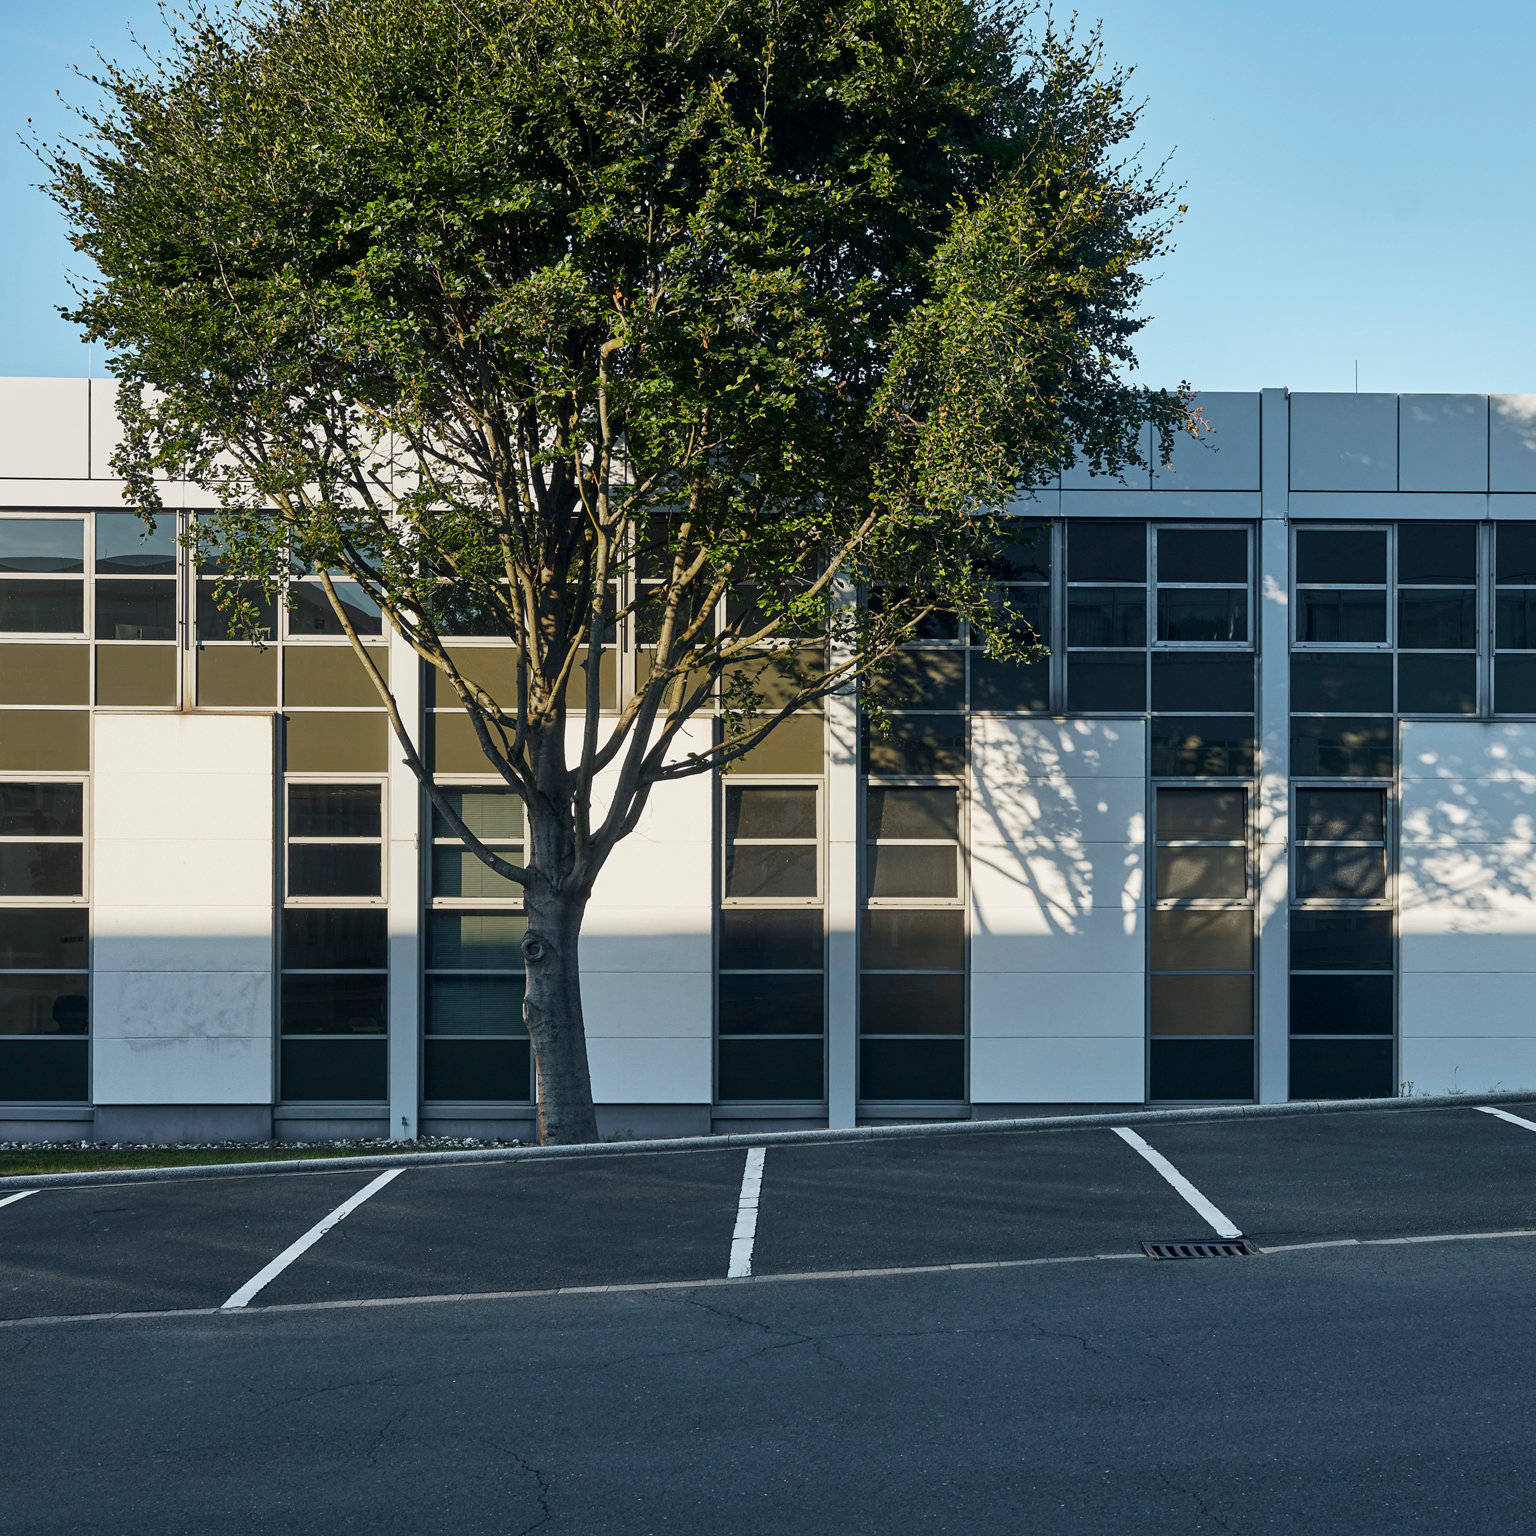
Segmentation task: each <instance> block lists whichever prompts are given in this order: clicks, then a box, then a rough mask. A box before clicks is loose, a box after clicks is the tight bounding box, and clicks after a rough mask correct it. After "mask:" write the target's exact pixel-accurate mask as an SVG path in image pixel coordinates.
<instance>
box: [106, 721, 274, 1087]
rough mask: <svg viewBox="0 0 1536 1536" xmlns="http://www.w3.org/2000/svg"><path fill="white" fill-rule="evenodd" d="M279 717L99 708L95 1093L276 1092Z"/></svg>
mask: <svg viewBox="0 0 1536 1536" xmlns="http://www.w3.org/2000/svg"><path fill="white" fill-rule="evenodd" d="M272 729H273V725H272V719H271V717H270V716H265V715H171V714H144V715H100V716H98V717H97V719H96V722H95V731H96V740H95V762H96V769H95V773H94V775H93V778H92V785H93V797H92V812H91V819H92V830H93V833H94V846H93V860H92V871H91V886H92V889H91V896H92V921H93V925H94V930H95V951H94V968H95V978H94V982H93V988H94V1002H93V1007H92V1033H93V1035H94V1036H95V1046H94V1049H93V1053H92V1054H93V1068H92V1070H93V1077H94V1093H93V1097H94V1098H95V1099H96V1101H97V1102H98V1103H104V1104H266V1103H270V1102H271V1099H272V1057H273V1006H272V1002H273V994H272V986H273V980H272V942H273V905H272V898H273V879H272V860H273V845H272V833H273V803H274V794H275V786H274V783H273V775H272V767H271V764H272ZM231 765H236V771H233V772H231V771H230V769H231ZM149 768H152V770H153V771H150V772H146V769H149ZM263 768H264V769H265V771H262V769H263Z"/></svg>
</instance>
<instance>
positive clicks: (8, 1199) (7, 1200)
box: [0, 1189, 37, 1205]
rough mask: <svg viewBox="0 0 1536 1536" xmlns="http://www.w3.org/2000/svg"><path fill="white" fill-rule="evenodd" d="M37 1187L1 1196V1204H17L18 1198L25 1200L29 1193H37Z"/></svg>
mask: <svg viewBox="0 0 1536 1536" xmlns="http://www.w3.org/2000/svg"><path fill="white" fill-rule="evenodd" d="M36 1193H37V1191H36V1190H35V1189H24V1190H22V1191H20V1193H18V1194H14V1195H3V1196H0V1205H15V1204H16V1202H17V1201H18V1200H25V1199H26V1198H27V1196H28V1195H35V1194H36Z"/></svg>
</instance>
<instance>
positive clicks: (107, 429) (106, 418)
mask: <svg viewBox="0 0 1536 1536" xmlns="http://www.w3.org/2000/svg"><path fill="white" fill-rule="evenodd" d="M120 388H121V386H120V385H119V384H118V382H117V380H116V379H92V380H91V478H92V479H93V480H104V479H107V478H108V477H109V476H110V475H111V473H112V455H113V453H114V452H116V450H117V446H118V444H119V443H121V442H122V440H123V424H122V423H121V422H120V421H119V420H118V419H117V392H118V390H119V389H120ZM184 504H185V503H184V502H179V501H169V500H168V501H167V502H166V505H167V506H178V505H184Z"/></svg>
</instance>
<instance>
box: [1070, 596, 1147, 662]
mask: <svg viewBox="0 0 1536 1536" xmlns="http://www.w3.org/2000/svg"><path fill="white" fill-rule="evenodd" d="M1146 643H1147V594H1146V590H1145V588H1143V587H1071V588H1069V589H1068V591H1067V644H1068V645H1072V646H1093V647H1100V646H1110V647H1135V646H1144V645H1146Z"/></svg>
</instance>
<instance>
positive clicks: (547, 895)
mask: <svg viewBox="0 0 1536 1536" xmlns="http://www.w3.org/2000/svg"><path fill="white" fill-rule="evenodd" d="M526 908H527V912H528V933H527V936H526V937H525V938H524V939H523V968H524V971H525V973H526V975H527V978H528V985H527V991H526V992H525V993H524V1000H523V1019H524V1021H525V1022H526V1023H527V1025H528V1038H529V1039H530V1040H531V1041H532V1042H533V1055H534V1060H535V1062H537V1064H538V1074H539V1082H538V1095H539V1141H540V1143H541V1144H542V1145H544V1146H568V1145H570V1144H571V1143H573V1142H587V1141H596V1140H597V1112H596V1111H595V1110H594V1109H593V1107H592V1078H591V1075H590V1074H589V1073H588V1071H587V1032H586V1025H585V1022H584V1021H583V1019H582V1014H581V971H580V967H579V965H578V962H577V953H576V951H577V944H578V941H579V940H580V937H581V920H582V918H583V917H584V916H585V915H586V909H587V903H586V900H585V898H584V897H573V896H568V895H565V894H563V893H560V892H553V891H548V890H535V889H534V888H532V887H530V888H529V889H528V891H527V893H526Z"/></svg>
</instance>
